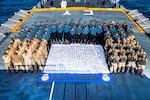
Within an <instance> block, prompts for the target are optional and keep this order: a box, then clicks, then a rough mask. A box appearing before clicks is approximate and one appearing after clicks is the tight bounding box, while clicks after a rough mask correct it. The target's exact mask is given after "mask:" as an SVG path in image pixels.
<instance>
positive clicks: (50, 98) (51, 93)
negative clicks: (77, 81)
mask: <svg viewBox="0 0 150 100" xmlns="http://www.w3.org/2000/svg"><path fill="white" fill-rule="evenodd" d="M54 86H55V82H52V88H51V91H50V96H49V100H52V96H53V91H54Z"/></svg>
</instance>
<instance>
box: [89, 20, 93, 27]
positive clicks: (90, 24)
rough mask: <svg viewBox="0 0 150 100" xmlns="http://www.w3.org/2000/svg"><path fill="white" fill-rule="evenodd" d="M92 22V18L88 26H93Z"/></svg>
mask: <svg viewBox="0 0 150 100" xmlns="http://www.w3.org/2000/svg"><path fill="white" fill-rule="evenodd" d="M93 25H94V24H93V21H92V20H90V23H89V25H88V26H89V28H92V26H93Z"/></svg>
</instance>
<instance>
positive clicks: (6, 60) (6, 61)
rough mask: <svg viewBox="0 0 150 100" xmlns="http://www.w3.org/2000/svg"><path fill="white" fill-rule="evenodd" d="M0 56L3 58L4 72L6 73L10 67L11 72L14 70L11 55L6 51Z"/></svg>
mask: <svg viewBox="0 0 150 100" xmlns="http://www.w3.org/2000/svg"><path fill="white" fill-rule="evenodd" d="M2 58H3V60H4V64H5V67H6V72H7V73H8V71H9V69H10V71H11V72H14V69H13V67H12V62H11V57H10V56H9V55H8V54H7V53H4V55H3V57H2Z"/></svg>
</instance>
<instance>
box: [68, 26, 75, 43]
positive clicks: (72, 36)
mask: <svg viewBox="0 0 150 100" xmlns="http://www.w3.org/2000/svg"><path fill="white" fill-rule="evenodd" d="M69 33H70V43H74V42H75V37H76V30H75V28H74V27H71V29H70V31H69Z"/></svg>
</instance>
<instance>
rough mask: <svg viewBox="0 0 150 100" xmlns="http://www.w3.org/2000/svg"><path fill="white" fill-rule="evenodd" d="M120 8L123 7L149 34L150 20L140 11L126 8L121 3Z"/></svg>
mask: <svg viewBox="0 0 150 100" xmlns="http://www.w3.org/2000/svg"><path fill="white" fill-rule="evenodd" d="M121 8H123V9H125V10H126V11H127V12H128V13H129V15H130V16H131V17H132V18H133V19H134V20H135V21H136V23H138V24H139V25H140V26H141V27H142V28H143V29H144V30H145V32H146V33H149V34H150V20H149V18H146V17H145V16H144V15H143V14H142V13H140V12H139V11H138V10H137V9H134V10H128V9H126V8H124V7H123V6H122V5H121Z"/></svg>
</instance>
